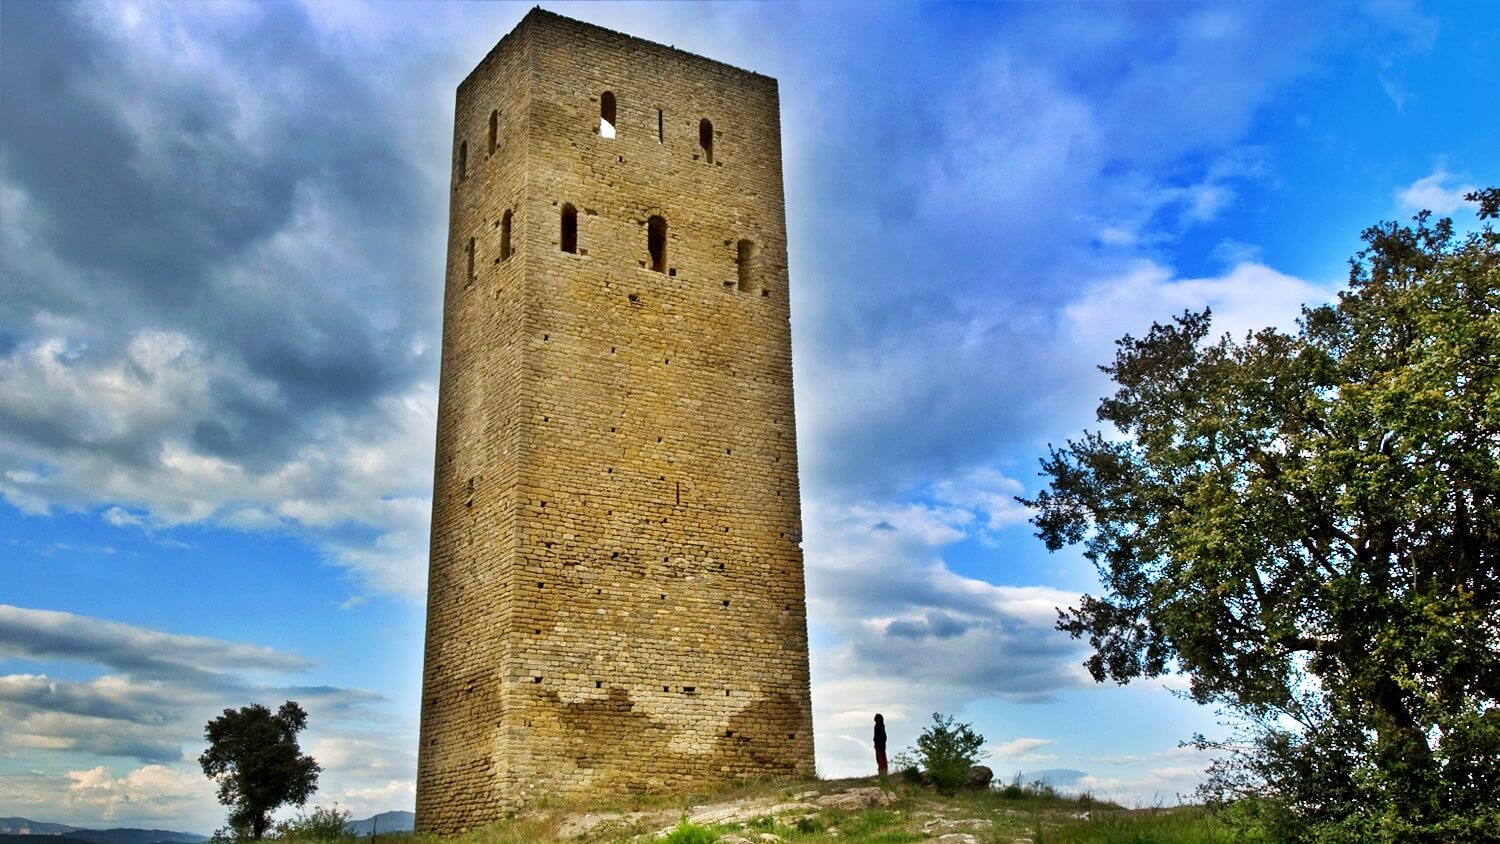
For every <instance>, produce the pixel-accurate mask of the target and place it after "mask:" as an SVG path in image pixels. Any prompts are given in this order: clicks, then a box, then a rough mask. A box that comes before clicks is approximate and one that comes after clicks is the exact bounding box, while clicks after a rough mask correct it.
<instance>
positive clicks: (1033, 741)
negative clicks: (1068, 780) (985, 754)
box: [989, 738, 1057, 763]
mask: <svg viewBox="0 0 1500 844" xmlns="http://www.w3.org/2000/svg"><path fill="white" fill-rule="evenodd" d="M1055 743H1056V742H1054V741H1053V740H1052V739H1042V738H1018V739H1013V740H1011V741H1007V742H1004V743H1003V744H995V745H990V748H989V751H990V755H991V756H994V757H996V758H997V759H999V760H1003V761H1008V762H1018V763H1027V762H1041V761H1045V760H1049V759H1056V758H1057V756H1056V755H1054V754H1050V753H1037V751H1038V750H1041V749H1042V748H1044V747H1051V746H1052V745H1053V744H1055Z"/></svg>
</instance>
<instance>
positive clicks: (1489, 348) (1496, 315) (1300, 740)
mask: <svg viewBox="0 0 1500 844" xmlns="http://www.w3.org/2000/svg"><path fill="white" fill-rule="evenodd" d="M1468 198H1469V199H1470V200H1471V201H1476V202H1478V203H1479V206H1480V216H1481V218H1482V219H1484V220H1491V219H1494V218H1495V217H1496V216H1497V213H1500V191H1496V190H1495V189H1493V188H1491V189H1487V190H1485V191H1480V192H1477V193H1474V194H1470V195H1469V197H1468ZM1364 240H1365V243H1366V246H1365V248H1364V249H1363V251H1361V252H1360V253H1359V254H1358V255H1357V256H1356V257H1355V258H1354V259H1352V260H1351V262H1350V263H1351V272H1350V276H1349V283H1348V287H1347V288H1346V289H1345V290H1343V291H1342V292H1341V293H1340V294H1339V297H1338V301H1337V302H1336V303H1335V304H1331V305H1326V306H1321V307H1315V308H1304V309H1303V313H1302V318H1301V320H1300V321H1299V325H1298V329H1297V330H1296V331H1295V332H1294V333H1283V332H1281V331H1277V330H1273V329H1265V330H1262V331H1259V332H1255V333H1253V334H1251V335H1249V336H1247V337H1245V338H1244V339H1243V341H1235V340H1233V339H1231V338H1229V337H1227V336H1224V337H1219V338H1217V339H1214V338H1212V337H1211V331H1210V316H1211V315H1210V313H1209V311H1208V310H1204V311H1202V312H1200V313H1191V312H1189V313H1184V314H1183V315H1181V316H1179V317H1177V318H1175V319H1174V320H1173V321H1172V322H1171V324H1168V325H1161V324H1157V325H1154V326H1153V327H1152V328H1151V330H1150V332H1149V333H1147V335H1146V336H1145V337H1143V338H1135V337H1130V336H1126V337H1125V338H1123V339H1121V340H1119V341H1117V347H1118V348H1117V353H1116V357H1115V361H1114V363H1113V364H1112V365H1109V366H1105V367H1102V369H1103V370H1104V371H1105V372H1106V373H1108V374H1109V375H1110V376H1111V378H1112V379H1113V380H1114V382H1115V385H1116V387H1117V389H1116V391H1115V393H1114V395H1113V396H1110V397H1108V398H1105V399H1103V400H1102V401H1101V403H1100V405H1099V408H1098V416H1099V419H1100V421H1101V422H1104V423H1107V424H1108V425H1110V426H1112V427H1113V429H1114V430H1113V431H1110V432H1108V433H1104V432H1094V433H1090V432H1085V433H1084V434H1083V436H1082V437H1081V438H1080V439H1078V440H1076V441H1069V442H1068V443H1067V445H1066V446H1065V447H1063V448H1052V449H1050V454H1049V456H1048V457H1046V458H1044V459H1043V461H1042V469H1043V475H1044V477H1047V478H1048V479H1049V487H1048V488H1047V489H1045V490H1044V491H1042V492H1041V493H1040V494H1038V495H1037V497H1036V498H1035V499H1034V500H1031V501H1025V502H1024V503H1026V504H1028V505H1030V506H1032V507H1034V508H1035V509H1036V514H1035V516H1034V518H1033V523H1034V524H1035V525H1036V526H1037V528H1038V536H1039V537H1041V538H1042V539H1043V540H1044V541H1045V542H1046V543H1047V546H1048V547H1049V548H1050V549H1052V550H1057V549H1059V548H1061V547H1063V546H1065V545H1068V544H1073V543H1082V545H1083V548H1084V553H1085V554H1086V556H1087V557H1088V558H1089V559H1090V560H1091V561H1093V562H1094V563H1095V565H1096V566H1097V567H1098V569H1099V573H1100V576H1101V580H1102V587H1103V593H1104V594H1103V595H1102V596H1099V597H1095V596H1091V595H1085V596H1084V597H1083V598H1082V599H1081V601H1080V603H1079V604H1078V606H1076V607H1074V608H1071V609H1069V610H1066V611H1060V618H1059V622H1058V627H1059V628H1060V629H1062V630H1065V631H1067V632H1069V633H1071V634H1072V635H1073V636H1074V637H1079V638H1083V637H1086V638H1087V639H1088V640H1089V642H1090V644H1091V645H1092V646H1093V648H1094V653H1093V655H1092V656H1091V657H1090V658H1089V660H1088V662H1087V666H1088V669H1089V671H1090V672H1091V673H1092V675H1093V676H1094V678H1095V679H1096V680H1099V681H1103V680H1105V679H1113V680H1115V681H1118V682H1122V683H1123V682H1128V681H1129V680H1132V679H1135V678H1143V677H1153V676H1158V675H1161V674H1164V673H1167V672H1171V671H1181V672H1183V673H1185V674H1186V675H1187V676H1188V677H1189V679H1190V686H1189V689H1190V691H1189V693H1190V695H1191V696H1192V697H1193V698H1194V699H1196V700H1197V701H1199V702H1201V703H1214V704H1218V705H1220V706H1221V707H1223V708H1225V709H1226V710H1227V711H1229V712H1231V713H1233V714H1236V715H1238V716H1240V718H1239V720H1238V723H1239V724H1240V725H1241V726H1242V728H1243V730H1242V733H1241V735H1240V738H1239V740H1238V741H1235V742H1232V743H1226V746H1229V747H1231V748H1232V749H1234V750H1236V751H1237V753H1236V754H1235V755H1233V756H1231V757H1229V758H1228V759H1226V760H1225V761H1223V762H1221V763H1218V764H1217V765H1216V767H1215V769H1214V770H1213V772H1212V773H1213V776H1212V778H1211V782H1210V790H1211V791H1212V792H1213V793H1214V794H1215V795H1217V796H1219V797H1222V798H1231V799H1232V798H1237V797H1246V796H1253V797H1255V798H1257V802H1258V804H1259V805H1260V806H1262V807H1263V808H1265V809H1266V811H1267V812H1268V815H1267V817H1268V818H1269V819H1270V821H1271V822H1272V823H1274V824H1275V825H1276V827H1277V829H1278V835H1279V837H1280V838H1283V839H1285V840H1314V839H1317V840H1344V839H1345V838H1347V839H1348V840H1377V839H1380V838H1389V839H1393V838H1398V837H1402V836H1406V835H1411V834H1416V835H1417V837H1418V838H1420V839H1422V840H1454V841H1459V840H1500V810H1497V809H1496V803H1495V795H1496V794H1500V235H1497V234H1496V233H1495V232H1494V231H1493V228H1492V225H1491V224H1490V223H1488V222H1486V223H1484V224H1483V228H1482V229H1481V230H1480V231H1477V232H1474V233H1472V234H1470V235H1467V236H1463V237H1460V236H1458V235H1457V234H1455V231H1454V228H1453V224H1452V222H1451V221H1450V220H1446V219H1444V220H1440V221H1437V222H1435V223H1434V222H1432V220H1431V217H1430V215H1429V214H1427V213H1426V212H1424V213H1422V214H1420V215H1418V216H1417V217H1416V218H1415V219H1414V221H1413V224H1412V225H1400V224H1395V223H1382V224H1379V225H1376V226H1373V227H1371V228H1370V229H1368V230H1367V231H1366V232H1365V233H1364Z"/></svg>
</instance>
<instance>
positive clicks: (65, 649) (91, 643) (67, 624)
mask: <svg viewBox="0 0 1500 844" xmlns="http://www.w3.org/2000/svg"><path fill="white" fill-rule="evenodd" d="M0 653H3V654H7V655H9V656H14V657H21V658H24V659H30V660H70V661H82V662H89V663H95V664H98V665H103V666H107V667H109V668H112V669H115V670H117V671H123V672H127V673H130V674H133V675H137V676H141V677H146V678H151V679H188V680H195V681H202V680H206V679H208V678H210V677H212V676H214V675H215V674H216V673H217V672H222V671H252V670H262V671H298V670H302V669H306V668H308V667H310V665H311V663H309V662H308V661H307V660H304V659H302V658H301V657H299V656H296V655H295V654H288V653H283V652H281V651H277V650H274V649H272V648H267V647H263V646H260V645H243V644H235V643H232V642H225V641H222V640H219V639H209V638H205V637H201V636H183V635H177V634H172V633H162V632H160V631H157V630H149V629H146V628H144V627H136V626H134V625H129V624H121V623H119V622H115V621H103V620H100V619H96V618H90V617H88V616H81V615H74V614H73V613H65V612H54V611H50V610H35V609H27V608H24V607H13V606H9V605H5V604H0ZM207 666H212V667H213V668H212V669H209V668H208V667H207Z"/></svg>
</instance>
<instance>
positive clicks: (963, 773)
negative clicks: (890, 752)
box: [917, 712, 984, 794]
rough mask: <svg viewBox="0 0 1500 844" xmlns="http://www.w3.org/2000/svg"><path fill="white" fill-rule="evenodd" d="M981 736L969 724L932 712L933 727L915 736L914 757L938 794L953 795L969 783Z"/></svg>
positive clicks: (977, 756)
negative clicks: (915, 756) (956, 722)
mask: <svg viewBox="0 0 1500 844" xmlns="http://www.w3.org/2000/svg"><path fill="white" fill-rule="evenodd" d="M981 747H984V736H982V735H980V734H978V733H976V732H974V730H973V728H971V727H970V726H969V725H968V724H955V723H953V716H952V715H942V714H939V713H937V712H934V713H932V726H930V727H928V728H927V729H925V730H923V731H922V734H921V735H920V736H917V758H919V759H920V760H921V761H922V767H923V768H925V769H926V770H927V773H928V775H929V776H931V777H932V782H933V784H934V785H936V786H937V789H938V791H941V792H943V793H944V794H952V793H954V792H955V791H958V789H959V788H960V787H962V786H963V785H964V783H966V782H968V781H969V769H970V768H972V767H973V766H974V763H975V762H977V761H979V755H980V754H979V749H980V748H981Z"/></svg>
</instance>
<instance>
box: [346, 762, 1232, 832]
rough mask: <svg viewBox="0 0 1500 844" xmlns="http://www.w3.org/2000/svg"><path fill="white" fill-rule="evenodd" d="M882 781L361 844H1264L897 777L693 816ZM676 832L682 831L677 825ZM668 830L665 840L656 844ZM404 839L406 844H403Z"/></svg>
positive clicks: (1194, 816)
mask: <svg viewBox="0 0 1500 844" xmlns="http://www.w3.org/2000/svg"><path fill="white" fill-rule="evenodd" d="M875 784H876V782H875V781H874V780H840V781H829V780H823V781H816V782H786V781H760V782H739V783H734V784H731V785H726V786H722V787H718V788H713V789H708V790H704V791H700V792H697V793H694V794H688V795H682V794H678V795H667V794H631V795H623V796H619V797H615V798H613V799H610V800H605V801H599V800H594V801H559V800H549V801H544V802H538V803H536V804H533V805H532V806H530V807H528V808H527V809H526V810H525V811H523V812H520V813H517V814H516V815H515V816H514V817H511V818H508V819H506V820H503V821H500V822H498V823H494V824H490V825H488V826H485V827H482V828H480V829H477V830H472V831H470V832H467V833H464V834H462V835H454V836H434V835H426V834H421V835H410V834H407V835H391V834H382V835H379V836H377V839H379V840H377V841H374V842H370V841H368V840H367V839H361V840H360V842H359V844H539V842H547V841H558V840H563V839H561V837H560V834H559V833H560V831H561V830H565V829H569V828H570V827H569V824H570V823H576V821H577V820H578V818H580V817H583V816H585V815H591V816H594V817H596V818H597V817H598V816H600V815H608V816H609V817H608V818H607V819H606V820H605V821H604V822H602V823H599V824H598V825H596V826H594V827H593V828H592V829H591V830H590V831H589V832H588V833H587V834H586V835H585V836H584V837H583V838H581V839H578V838H574V839H572V840H578V841H584V842H600V843H601V844H603V842H616V843H618V844H624V842H643V844H644V842H650V844H655V842H657V841H663V842H665V844H711V842H714V841H718V840H721V839H723V838H725V837H728V836H735V837H738V838H739V839H741V840H747V841H749V842H751V844H761V841H760V840H759V839H758V836H760V835H763V834H766V833H769V834H772V835H775V836H777V837H778V838H779V839H781V841H783V842H786V844H917V842H924V841H929V840H932V839H936V838H938V837H939V836H941V835H945V834H951V833H965V834H969V835H972V836H974V839H975V840H976V841H977V842H978V844H1013V842H1016V841H1017V840H1018V839H1020V840H1027V839H1029V840H1030V841H1031V842H1032V844H1094V842H1111V844H1114V842H1119V844H1230V842H1234V844H1262V842H1261V839H1255V838H1244V837H1236V834H1235V833H1234V832H1233V831H1232V830H1231V829H1230V828H1229V827H1228V826H1226V825H1225V824H1224V823H1223V822H1222V821H1220V820H1219V819H1218V818H1217V817H1216V816H1214V815H1212V814H1211V813H1209V812H1207V811H1205V810H1204V809H1202V808H1198V807H1180V808H1172V809H1146V810H1134V811H1132V810H1127V809H1124V808H1122V807H1120V806H1117V805H1115V804H1112V803H1109V802H1107V801H1100V800H1097V799H1093V798H1091V797H1089V796H1087V795H1084V796H1083V797H1070V796H1065V795H1061V794H1058V793H1057V792H1055V791H1053V790H1052V789H1050V788H1047V787H1045V786H1040V785H1030V786H1021V785H1020V784H1019V783H1015V784H1013V785H1014V787H1010V786H1002V787H1001V788H997V789H992V790H989V791H985V792H967V793H965V792H961V793H959V794H957V795H955V796H952V797H944V796H942V795H939V794H937V793H935V792H933V791H931V790H926V789H923V788H921V787H920V786H916V785H912V784H910V783H905V782H902V781H900V778H898V777H893V778H891V779H890V780H889V781H888V783H887V787H888V788H889V789H890V790H891V791H893V792H895V794H896V795H897V798H898V799H897V800H896V802H895V803H893V804H891V805H889V806H884V807H879V808H869V809H863V810H858V811H847V810H840V809H833V808H820V809H817V810H801V811H793V812H788V813H785V814H781V815H774V816H773V815H770V814H754V810H751V812H750V813H749V814H747V816H746V817H745V818H744V819H743V820H737V821H734V822H730V823H723V824H699V823H691V822H689V820H688V818H689V816H690V815H691V814H692V813H693V812H694V811H699V810H702V809H704V808H706V807H709V806H716V805H720V804H726V803H731V802H733V801H738V800H757V801H764V802H765V803H766V804H774V803H787V802H791V801H792V796H793V795H795V794H799V793H802V792H806V791H817V792H819V793H821V794H828V793H832V792H836V791H843V790H846V789H848V788H852V787H868V786H871V785H875ZM674 824H675V825H674ZM662 831H665V835H664V837H662V838H655V837H654V836H655V835H656V834H657V833H659V832H662ZM398 839H399V840H398Z"/></svg>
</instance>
